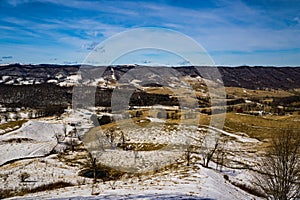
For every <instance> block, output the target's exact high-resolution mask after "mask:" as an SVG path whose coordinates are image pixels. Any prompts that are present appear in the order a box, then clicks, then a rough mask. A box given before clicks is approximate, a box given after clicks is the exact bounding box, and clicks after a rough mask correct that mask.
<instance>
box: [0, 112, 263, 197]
mask: <svg viewBox="0 0 300 200" xmlns="http://www.w3.org/2000/svg"><path fill="white" fill-rule="evenodd" d="M89 116H90V113H89V112H87V111H85V110H81V111H77V112H74V113H71V114H70V113H69V114H65V115H63V119H61V120H55V119H52V120H45V119H42V120H40V121H28V122H27V123H25V124H24V125H23V126H22V127H21V128H20V129H18V130H15V131H12V132H10V133H7V134H5V135H2V136H1V137H0V141H1V142H0V150H1V152H2V153H1V154H0V161H1V164H0V165H2V166H1V167H0V169H1V172H0V175H1V177H5V176H3V175H7V177H6V178H5V179H4V178H1V177H0V190H4V189H11V190H18V189H20V188H35V187H38V186H41V185H45V184H49V183H54V182H58V181H63V182H69V183H72V184H73V185H75V186H72V187H65V188H61V189H54V190H48V191H43V192H37V193H30V194H26V195H25V196H19V197H14V198H13V199H49V198H53V199H179V198H180V199H225V200H226V199H228V200H232V199H259V198H257V197H255V196H252V195H250V194H248V193H246V192H244V191H243V190H241V189H239V188H237V187H236V186H233V185H232V184H231V183H230V182H229V181H226V180H225V179H224V175H225V174H226V175H228V176H229V179H230V180H231V181H234V182H238V183H241V184H249V179H250V178H251V172H250V171H248V170H247V169H234V168H239V167H240V163H245V164H247V165H251V163H253V162H254V160H255V152H253V150H252V149H253V147H254V145H256V144H258V143H259V141H256V140H255V139H252V138H249V137H248V136H247V135H246V134H241V133H229V132H225V131H223V130H219V129H216V128H211V131H214V132H216V133H220V134H221V137H225V138H228V139H229V140H228V141H227V143H226V145H224V148H226V150H228V151H230V152H231V153H230V154H228V155H227V159H228V160H229V161H228V163H227V165H228V166H230V167H223V172H222V173H221V172H219V171H216V170H214V169H207V168H203V167H202V166H201V165H199V163H201V160H200V156H201V154H193V155H192V164H191V166H186V160H185V155H186V152H185V150H186V149H185V148H186V145H187V141H188V142H189V145H197V142H198V140H193V138H197V139H203V138H204V136H205V135H204V133H205V130H207V127H200V128H198V127H189V128H187V127H183V129H180V128H179V127H176V126H174V125H166V126H164V127H163V128H161V129H159V130H160V131H157V130H158V129H157V126H156V125H159V124H160V123H163V122H164V121H162V120H159V119H155V118H151V119H150V120H151V121H152V123H154V125H153V126H149V127H142V128H140V129H139V130H138V131H137V130H136V129H135V127H127V128H126V130H123V131H124V133H125V137H126V140H127V142H130V143H139V144H143V143H151V144H156V145H157V144H165V145H166V146H165V147H164V148H162V149H160V150H153V151H137V152H135V151H123V150H121V149H118V148H107V149H106V150H105V151H103V152H101V154H99V155H98V156H99V157H98V159H99V160H100V161H101V163H104V164H106V165H108V166H111V167H114V168H117V169H122V170H124V171H127V172H128V173H129V172H130V173H131V175H128V174H127V175H126V174H125V175H123V176H122V177H121V179H119V180H117V181H106V182H102V181H101V182H98V183H96V184H95V185H94V186H92V179H90V178H85V177H82V176H79V175H78V173H79V171H80V170H81V169H82V162H84V161H83V160H84V159H85V156H86V152H84V151H82V150H80V151H77V152H76V151H75V152H71V151H69V152H67V153H65V154H64V155H58V154H53V155H49V156H48V153H49V152H50V151H51V149H52V148H53V147H54V146H55V145H56V144H57V141H56V138H55V134H57V133H59V134H63V133H64V126H63V124H62V123H63V122H64V123H78V122H79V121H78V119H80V118H83V119H82V120H80V123H81V124H80V125H81V126H82V127H83V129H82V133H84V132H85V131H87V130H89V128H90V127H91V126H92V125H91V121H90V119H89ZM76 120H77V121H76ZM160 127H162V126H160ZM123 128H124V127H123ZM67 129H68V130H69V129H70V127H67ZM100 132H101V131H100ZM97 133H99V131H98V132H97ZM115 137H116V140H117V139H118V141H119V139H120V138H119V137H120V132H119V133H118V134H116V135H115ZM18 140H19V141H21V142H18ZM86 145H87V146H88V144H86ZM98 153H99V152H98ZM23 158H27V159H24V160H23ZM29 158H30V159H29ZM18 159H22V160H19V161H15V162H12V163H11V164H5V165H3V164H4V163H5V162H7V161H13V160H18ZM174 163H175V167H173V166H172V164H174ZM168 165H169V166H172V167H168V168H165V169H164V167H165V166H168ZM210 167H212V168H216V164H215V163H214V162H211V164H210ZM232 167H233V168H232ZM162 169H164V170H162ZM23 172H27V173H29V174H30V177H29V178H28V181H26V182H21V181H20V178H19V175H20V174H21V173H23ZM136 172H139V173H142V174H140V175H137V174H135V173H136ZM130 173H129V174H130ZM99 181H100V180H99ZM92 187H93V191H92V189H91V188H92Z"/></svg>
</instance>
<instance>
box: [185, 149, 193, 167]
mask: <svg viewBox="0 0 300 200" xmlns="http://www.w3.org/2000/svg"><path fill="white" fill-rule="evenodd" d="M191 154H192V146H191V145H190V144H187V147H186V152H185V156H186V161H187V163H186V166H190V163H191Z"/></svg>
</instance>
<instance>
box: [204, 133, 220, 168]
mask: <svg viewBox="0 0 300 200" xmlns="http://www.w3.org/2000/svg"><path fill="white" fill-rule="evenodd" d="M212 143H213V144H212ZM218 146H219V138H214V139H213V140H206V139H204V141H203V144H202V152H201V153H202V159H203V166H204V167H208V164H209V162H210V161H211V160H212V158H213V156H214V154H215V153H216V151H217V149H218Z"/></svg>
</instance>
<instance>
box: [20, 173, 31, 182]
mask: <svg viewBox="0 0 300 200" xmlns="http://www.w3.org/2000/svg"><path fill="white" fill-rule="evenodd" d="M29 177H30V175H29V174H28V173H27V172H23V173H21V174H20V175H19V178H20V180H21V182H25V181H26V179H28V178H29Z"/></svg>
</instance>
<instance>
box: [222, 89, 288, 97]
mask: <svg viewBox="0 0 300 200" xmlns="http://www.w3.org/2000/svg"><path fill="white" fill-rule="evenodd" d="M225 91H226V93H227V94H228V95H233V96H236V97H247V98H265V97H288V96H293V95H294V94H293V93H292V92H288V91H285V90H281V89H279V90H273V89H272V90H270V91H268V90H250V89H244V88H239V87H226V88H225Z"/></svg>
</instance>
